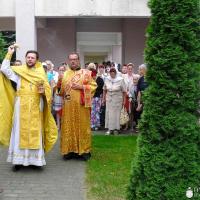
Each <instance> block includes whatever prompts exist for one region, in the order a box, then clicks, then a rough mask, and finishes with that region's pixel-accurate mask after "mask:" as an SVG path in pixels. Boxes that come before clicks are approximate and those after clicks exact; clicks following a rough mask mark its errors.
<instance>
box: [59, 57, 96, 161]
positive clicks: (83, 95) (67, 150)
mask: <svg viewBox="0 0 200 200" xmlns="http://www.w3.org/2000/svg"><path fill="white" fill-rule="evenodd" d="M68 60H69V67H70V68H69V69H68V70H67V71H66V72H65V74H64V77H63V80H62V84H61V90H60V91H61V92H60V93H61V95H62V96H63V100H64V101H63V102H64V103H63V108H62V119H61V144H60V145H61V146H60V150H61V154H62V155H63V157H64V159H71V158H74V157H76V158H77V157H78V158H81V159H83V160H88V159H89V158H90V156H91V130H90V111H91V109H90V107H91V99H92V96H93V94H94V92H95V89H96V82H95V81H94V80H93V78H92V77H91V71H89V70H87V69H81V68H80V63H79V55H78V54H77V53H71V54H70V55H69V56H68Z"/></svg>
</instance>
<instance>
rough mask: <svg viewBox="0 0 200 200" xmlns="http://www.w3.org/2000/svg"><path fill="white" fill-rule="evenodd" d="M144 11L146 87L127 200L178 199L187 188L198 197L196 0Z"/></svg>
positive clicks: (199, 43) (170, 1)
mask: <svg viewBox="0 0 200 200" xmlns="http://www.w3.org/2000/svg"><path fill="white" fill-rule="evenodd" d="M149 7H150V9H151V13H152V16H151V19H150V25H149V27H148V29H147V37H148V38H147V45H146V49H145V62H146V64H147V68H148V72H147V75H146V77H145V78H146V80H147V82H148V83H149V87H148V89H147V90H146V91H145V94H144V99H143V100H144V112H143V115H142V119H141V121H140V135H139V137H138V149H137V153H136V157H135V158H134V160H133V166H132V174H131V181H130V185H129V188H128V195H127V199H128V200H184V199H188V197H186V191H187V190H188V191H189V193H187V195H188V194H190V195H192V192H193V197H192V199H200V189H199V188H200V125H199V123H198V120H199V114H198V112H197V110H198V109H199V100H200V23H199V22H200V21H199V19H200V13H199V12H200V11H199V10H200V7H199V0H150V1H149ZM198 189H199V192H197V190H198ZM197 193H198V194H197Z"/></svg>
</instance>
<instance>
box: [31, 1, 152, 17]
mask: <svg viewBox="0 0 200 200" xmlns="http://www.w3.org/2000/svg"><path fill="white" fill-rule="evenodd" d="M147 2H148V0H123V1H122V0H56V1H55V0H42V1H41V0H35V5H36V13H35V15H36V16H39V17H50V16H54V17H61V16H70V17H74V16H79V17H81V16H99V17H102V16H104V17H107V16H116V17H118V16H137V17H145V16H146V17H147V16H150V11H149V9H148V7H147Z"/></svg>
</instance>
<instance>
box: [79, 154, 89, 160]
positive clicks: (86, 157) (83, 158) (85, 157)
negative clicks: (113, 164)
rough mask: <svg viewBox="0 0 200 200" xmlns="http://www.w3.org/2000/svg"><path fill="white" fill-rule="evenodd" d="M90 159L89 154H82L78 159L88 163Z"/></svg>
mask: <svg viewBox="0 0 200 200" xmlns="http://www.w3.org/2000/svg"><path fill="white" fill-rule="evenodd" d="M90 158H91V153H83V154H82V155H81V157H80V159H81V160H83V161H88V160H89V159H90Z"/></svg>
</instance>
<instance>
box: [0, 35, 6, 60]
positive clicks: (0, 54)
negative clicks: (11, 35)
mask: <svg viewBox="0 0 200 200" xmlns="http://www.w3.org/2000/svg"><path fill="white" fill-rule="evenodd" d="M5 46H6V42H5V40H4V38H3V36H2V34H1V33H0V63H1V62H2V60H3V58H4V56H5Z"/></svg>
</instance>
